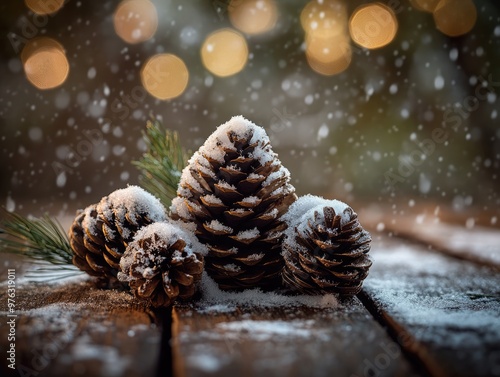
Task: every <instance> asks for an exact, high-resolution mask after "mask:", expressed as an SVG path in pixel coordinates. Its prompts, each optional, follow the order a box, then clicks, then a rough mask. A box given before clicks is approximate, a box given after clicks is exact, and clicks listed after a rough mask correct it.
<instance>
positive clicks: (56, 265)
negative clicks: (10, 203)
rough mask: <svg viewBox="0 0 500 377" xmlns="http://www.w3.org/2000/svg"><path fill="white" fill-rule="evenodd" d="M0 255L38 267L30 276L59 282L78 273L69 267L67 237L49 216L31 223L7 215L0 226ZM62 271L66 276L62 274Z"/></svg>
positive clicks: (69, 255) (28, 219)
mask: <svg viewBox="0 0 500 377" xmlns="http://www.w3.org/2000/svg"><path fill="white" fill-rule="evenodd" d="M0 252H2V253H10V254H17V255H23V256H26V257H28V258H29V259H31V260H32V261H33V262H34V263H35V264H36V265H37V268H36V270H35V271H33V272H34V273H35V274H34V275H32V276H36V275H51V276H53V277H54V278H62V277H66V276H69V275H74V274H75V272H78V270H76V268H75V267H74V266H73V264H72V258H73V252H72V251H71V247H70V244H69V240H68V236H67V235H66V233H65V232H64V230H63V228H62V226H61V224H60V223H59V222H58V221H57V220H53V219H51V218H50V217H49V216H48V215H45V216H44V217H42V218H39V219H36V218H34V219H30V218H27V217H24V216H21V215H19V214H17V213H8V214H7V219H6V220H4V221H3V223H2V224H1V226H0ZM64 271H67V273H66V274H64V273H62V272H64Z"/></svg>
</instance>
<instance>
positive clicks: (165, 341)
mask: <svg viewBox="0 0 500 377" xmlns="http://www.w3.org/2000/svg"><path fill="white" fill-rule="evenodd" d="M419 219H420V218H417V217H412V218H408V219H406V220H404V218H402V219H401V220H398V221H397V222H392V223H386V224H385V231H384V232H377V231H373V232H372V234H373V236H374V239H375V240H374V244H373V248H372V255H373V257H374V264H373V267H372V269H371V270H370V275H369V277H368V279H367V280H366V282H365V286H364V290H363V293H362V294H361V295H359V298H360V299H361V301H359V299H358V298H352V299H350V300H346V301H342V302H341V303H340V305H339V306H338V307H330V308H321V309H318V308H310V307H304V306H288V307H275V308H263V307H255V306H254V307H244V306H241V305H240V306H236V305H232V304H222V305H218V306H214V305H208V304H202V303H199V302H198V303H194V304H193V305H191V306H177V307H176V308H175V310H174V311H173V338H172V346H173V347H172V349H170V348H169V341H170V334H169V331H164V330H168V328H166V329H162V328H161V326H162V325H163V326H164V327H165V326H169V325H170V312H169V311H168V310H165V311H163V312H158V311H157V312H152V311H150V310H148V309H147V308H145V307H143V306H141V305H139V304H138V303H137V302H136V301H135V300H134V299H133V298H132V296H131V295H130V294H128V293H126V292H118V291H109V290H101V289H98V288H96V287H95V286H94V285H93V284H92V283H91V282H89V281H80V282H71V283H64V284H59V285H58V284H55V285H49V284H42V285H34V284H30V283H28V282H27V281H26V279H24V278H22V275H23V273H24V271H25V270H26V269H29V266H28V265H27V264H26V263H25V261H23V260H21V259H19V258H12V257H10V256H9V260H8V261H5V259H4V260H3V264H2V266H0V274H1V276H0V314H1V315H2V321H1V322H0V349H1V350H2V354H3V353H4V350H7V349H8V348H7V346H8V343H9V342H8V341H7V331H8V325H7V319H8V318H7V317H6V314H7V313H6V312H7V298H6V288H7V285H6V282H5V281H4V280H5V279H6V277H7V273H6V270H7V268H16V274H17V277H18V278H19V280H18V284H17V286H16V312H17V314H18V317H17V318H16V365H17V366H21V365H22V366H24V367H25V368H27V369H25V374H24V375H35V373H38V374H36V375H37V376H81V375H85V376H146V375H147V376H155V375H161V376H169V375H171V374H172V369H171V363H172V357H173V359H174V362H175V370H174V375H176V376H179V377H191V376H207V375H217V376H229V375H230V376H234V375H246V376H254V375H259V376H260V375H270V376H272V375H279V376H282V375H290V376H302V375H307V376H310V375H312V376H314V375H317V376H323V375H324V376H341V377H342V376H347V377H354V376H360V377H361V376H419V375H427V374H429V375H432V376H436V377H437V376H443V377H447V376H458V377H460V376H468V377H480V376H500V273H499V269H498V257H499V256H498V253H499V252H500V251H499V249H498V248H499V247H500V246H499V245H500V239H499V237H500V233H499V232H498V231H497V230H492V229H487V228H480V227H477V226H476V227H474V228H473V229H472V230H466V229H465V228H464V227H459V226H457V225H449V224H443V223H439V222H434V221H433V222H432V223H429V224H427V223H426V221H428V220H429V219H425V218H424V219H423V220H422V221H420V220H419ZM405 221H406V222H405ZM376 225H377V223H375V224H374V226H376ZM385 232H387V233H392V234H398V235H400V236H403V237H404V238H397V237H393V238H392V239H389V238H386V237H384V236H382V237H381V236H380V235H381V234H383V233H385ZM429 249H432V250H431V251H430V250H429ZM450 255H452V256H453V257H450ZM2 257H4V256H3V255H2ZM471 262H474V263H471ZM485 266H490V267H489V268H488V267H485ZM2 281H3V282H2ZM395 341H398V342H399V343H400V344H401V345H402V347H403V348H404V351H405V352H404V353H401V352H400V350H399V348H397V347H396V345H395V344H396V343H394V342H395ZM5 354H6V352H5ZM0 366H1V368H2V369H1V370H0V375H2V376H18V375H20V374H19V373H17V372H16V373H12V371H11V370H9V369H7V368H6V358H4V357H2V359H1V360H0ZM28 368H29V369H28ZM30 370H31V374H30ZM21 375H22V374H21Z"/></svg>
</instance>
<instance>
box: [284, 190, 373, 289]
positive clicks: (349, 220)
mask: <svg viewBox="0 0 500 377" xmlns="http://www.w3.org/2000/svg"><path fill="white" fill-rule="evenodd" d="M283 220H285V221H286V222H287V223H288V229H287V230H286V232H285V239H284V241H283V256H284V259H285V268H284V269H283V283H284V285H285V286H287V287H288V288H290V289H292V290H293V291H297V292H301V293H308V294H315V293H341V294H356V293H358V292H359V291H360V290H361V285H362V284H363V280H364V279H365V278H366V276H367V275H368V269H369V268H370V266H371V265H372V261H371V259H370V257H369V256H368V255H367V254H368V252H369V250H370V243H371V237H370V234H369V233H368V232H366V231H365V230H363V228H362V227H361V225H360V223H359V221H358V215H357V214H356V213H355V212H354V211H353V210H352V208H351V207H349V206H348V205H347V204H345V203H342V202H340V201H338V200H326V199H323V198H320V197H315V196H312V195H306V196H303V197H300V198H299V199H298V200H297V201H296V202H295V203H294V204H293V205H292V206H290V210H289V212H288V213H287V214H286V215H285V216H283Z"/></svg>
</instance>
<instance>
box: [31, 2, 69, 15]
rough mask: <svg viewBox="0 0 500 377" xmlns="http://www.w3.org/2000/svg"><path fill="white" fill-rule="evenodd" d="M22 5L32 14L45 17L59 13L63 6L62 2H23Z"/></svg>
mask: <svg viewBox="0 0 500 377" xmlns="http://www.w3.org/2000/svg"><path fill="white" fill-rule="evenodd" d="M24 3H25V4H26V6H27V7H28V8H29V9H31V10H32V11H33V12H34V13H36V14H40V15H46V14H52V13H56V12H57V11H59V9H61V8H62V6H63V5H64V0H24Z"/></svg>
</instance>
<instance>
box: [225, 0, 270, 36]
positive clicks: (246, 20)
mask: <svg viewBox="0 0 500 377" xmlns="http://www.w3.org/2000/svg"><path fill="white" fill-rule="evenodd" d="M227 9H228V12H229V20H230V21H231V23H232V24H233V26H234V27H235V28H237V29H239V30H241V31H242V32H244V33H247V34H261V33H265V32H267V31H269V30H271V29H272V28H273V27H274V25H276V20H277V19H278V8H277V7H276V3H275V2H274V0H232V1H231V2H230V3H229V6H228V8H227Z"/></svg>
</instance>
